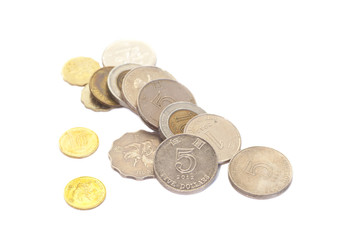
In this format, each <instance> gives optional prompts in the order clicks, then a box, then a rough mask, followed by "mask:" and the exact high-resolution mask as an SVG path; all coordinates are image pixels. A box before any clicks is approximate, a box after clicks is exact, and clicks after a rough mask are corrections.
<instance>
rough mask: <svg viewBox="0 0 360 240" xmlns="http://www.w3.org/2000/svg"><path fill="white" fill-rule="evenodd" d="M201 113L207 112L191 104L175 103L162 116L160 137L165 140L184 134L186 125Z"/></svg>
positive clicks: (165, 109)
mask: <svg viewBox="0 0 360 240" xmlns="http://www.w3.org/2000/svg"><path fill="white" fill-rule="evenodd" d="M201 113H205V111H204V110H202V109H201V108H200V107H198V106H197V105H195V104H192V103H189V102H175V103H172V104H170V105H168V106H167V107H166V108H164V110H163V111H162V112H161V114H160V120H159V129H160V136H161V137H162V138H163V139H165V138H169V137H171V136H174V135H175V134H180V133H183V132H184V127H185V125H186V123H187V122H188V121H189V120H190V119H192V118H193V117H195V116H196V115H198V114H201Z"/></svg>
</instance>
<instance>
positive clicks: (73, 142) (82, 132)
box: [59, 127, 99, 158]
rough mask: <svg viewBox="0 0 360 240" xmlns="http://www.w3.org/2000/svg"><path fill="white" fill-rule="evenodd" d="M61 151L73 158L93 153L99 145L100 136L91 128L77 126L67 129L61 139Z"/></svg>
mask: <svg viewBox="0 0 360 240" xmlns="http://www.w3.org/2000/svg"><path fill="white" fill-rule="evenodd" d="M59 146H60V151H61V152H62V153H64V154H65V155H67V156H69V157H73V158H84V157H87V156H90V155H91V154H93V153H94V152H95V151H96V149H97V148H98V146H99V138H98V136H97V135H96V133H94V132H93V131H91V130H90V129H87V128H83V127H76V128H71V129H69V130H67V131H66V132H65V133H64V134H63V135H62V136H61V137H60V140H59Z"/></svg>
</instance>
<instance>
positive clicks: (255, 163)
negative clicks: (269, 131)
mask: <svg viewBox="0 0 360 240" xmlns="http://www.w3.org/2000/svg"><path fill="white" fill-rule="evenodd" d="M229 180H230V182H231V184H232V186H233V187H234V188H235V189H236V190H237V191H239V192H240V193H242V194H244V195H246V196H248V197H253V198H258V199H265V198H271V197H275V196H278V195H279V194H281V193H283V192H284V191H285V190H286V189H287V188H288V187H289V185H290V183H291V181H292V168H291V165H290V162H289V160H288V159H287V158H286V157H285V156H284V155H283V154H282V153H280V152H278V151H276V150H274V149H272V148H268V147H250V148H246V149H244V150H242V151H240V152H238V153H237V154H236V155H235V156H234V158H233V159H231V161H230V164H229Z"/></svg>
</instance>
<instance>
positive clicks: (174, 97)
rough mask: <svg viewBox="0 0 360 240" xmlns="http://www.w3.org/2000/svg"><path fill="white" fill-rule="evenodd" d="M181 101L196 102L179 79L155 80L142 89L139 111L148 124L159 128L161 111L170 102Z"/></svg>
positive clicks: (139, 98)
mask: <svg viewBox="0 0 360 240" xmlns="http://www.w3.org/2000/svg"><path fill="white" fill-rule="evenodd" d="M179 101H184V102H191V103H194V104H195V103H196V102H195V99H194V97H193V95H192V94H191V92H190V91H189V90H188V89H187V88H186V87H185V86H183V85H182V84H180V83H178V82H177V81H174V80H169V79H159V80H153V81H151V82H148V83H147V84H146V85H145V86H144V87H143V88H142V89H141V90H140V93H139V97H138V101H137V102H138V112H139V115H140V117H141V119H142V120H143V121H144V122H145V124H146V125H148V126H149V127H150V128H152V129H158V128H159V118H160V113H161V111H162V110H163V109H164V108H165V107H166V106H167V105H169V104H170V103H174V102H179Z"/></svg>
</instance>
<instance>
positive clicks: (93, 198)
mask: <svg viewBox="0 0 360 240" xmlns="http://www.w3.org/2000/svg"><path fill="white" fill-rule="evenodd" d="M105 196H106V189H105V186H104V184H103V183H102V182H101V181H100V180H98V179H96V178H93V177H79V178H75V179H73V180H71V181H70V182H69V183H68V184H67V185H66V187H65V190H64V198H65V201H66V202H67V203H68V204H69V205H70V206H72V207H73V208H77V209H81V210H87V209H92V208H95V207H97V206H99V205H100V204H101V203H102V202H103V201H104V200H105Z"/></svg>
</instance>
